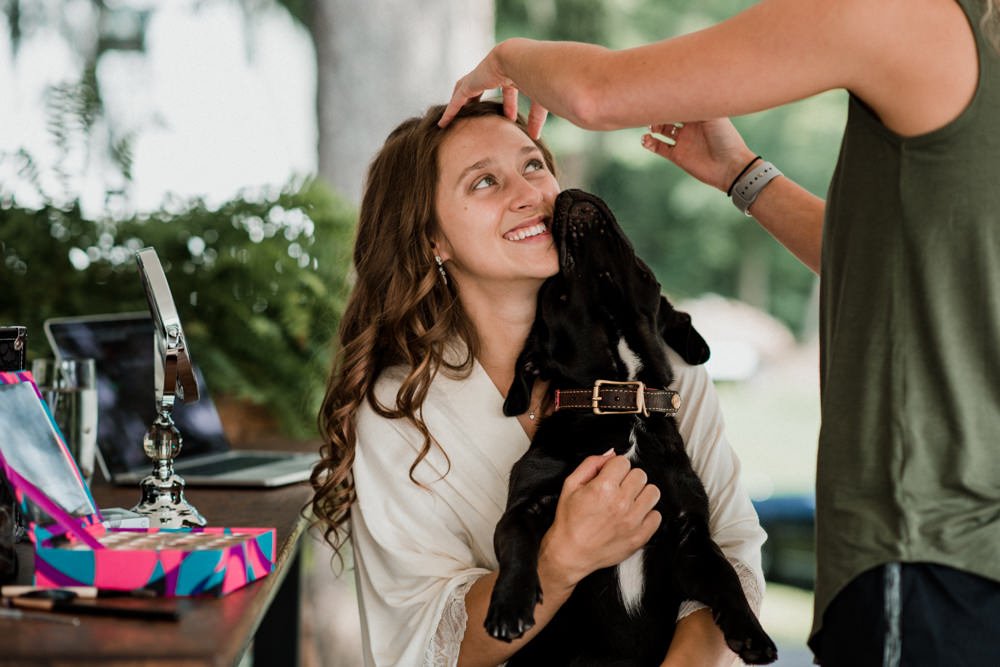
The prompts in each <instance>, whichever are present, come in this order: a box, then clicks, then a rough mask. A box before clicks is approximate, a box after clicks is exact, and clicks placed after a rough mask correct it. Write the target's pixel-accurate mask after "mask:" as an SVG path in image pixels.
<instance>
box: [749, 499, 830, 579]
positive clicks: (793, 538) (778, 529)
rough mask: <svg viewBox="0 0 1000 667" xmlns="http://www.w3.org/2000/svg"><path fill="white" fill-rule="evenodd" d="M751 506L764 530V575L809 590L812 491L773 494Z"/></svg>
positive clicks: (813, 556) (812, 558)
mask: <svg viewBox="0 0 1000 667" xmlns="http://www.w3.org/2000/svg"><path fill="white" fill-rule="evenodd" d="M753 505H754V507H755V508H756V510H757V516H758V517H759V518H760V525H761V526H762V527H763V528H764V530H765V531H767V541H766V542H764V546H763V548H762V549H761V561H762V565H763V569H764V578H765V579H766V580H767V581H771V582H774V583H778V584H786V585H789V586H796V587H798V588H804V589H807V590H810V591H811V590H812V589H813V585H814V584H815V580H816V541H815V534H814V530H815V515H816V496H815V494H813V493H803V494H784V495H774V496H771V497H770V498H767V499H764V500H755V501H753Z"/></svg>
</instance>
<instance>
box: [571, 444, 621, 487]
mask: <svg viewBox="0 0 1000 667" xmlns="http://www.w3.org/2000/svg"><path fill="white" fill-rule="evenodd" d="M614 453H615V450H613V449H609V450H608V451H607V452H605V453H604V454H601V455H600V456H588V457H587V458H585V459H584V460H583V461H581V462H580V465H578V466H577V467H576V470H574V471H573V472H571V473H570V474H569V475H568V476H567V477H566V482H565V485H566V486H583V485H584V484H586V483H587V482H589V481H590V480H592V479H594V478H595V477H597V474H598V473H599V472H600V471H601V469H602V468H603V467H604V465H605V464H606V463H607V462H608V461H610V460H611V458H612V457H613V456H614Z"/></svg>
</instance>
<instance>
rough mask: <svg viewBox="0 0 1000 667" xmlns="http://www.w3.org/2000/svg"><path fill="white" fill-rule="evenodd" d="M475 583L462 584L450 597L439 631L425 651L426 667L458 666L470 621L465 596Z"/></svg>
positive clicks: (470, 580)
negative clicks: (460, 651)
mask: <svg viewBox="0 0 1000 667" xmlns="http://www.w3.org/2000/svg"><path fill="white" fill-rule="evenodd" d="M475 582H476V579H475V578H472V579H469V580H468V581H464V582H462V583H461V584H459V585H458V586H456V587H455V588H454V590H452V592H451V595H449V596H448V600H447V601H446V602H445V603H444V611H443V612H442V613H441V620H440V621H439V622H438V626H437V630H436V631H435V632H434V636H433V637H431V641H430V643H428V644H427V648H426V649H425V650H424V667H455V665H457V664H458V651H459V649H460V648H461V646H462V639H463V638H464V637H465V626H466V624H467V623H468V621H469V614H468V612H467V611H466V610H465V595H466V594H467V593H468V592H469V589H470V588H472V584H474V583H475Z"/></svg>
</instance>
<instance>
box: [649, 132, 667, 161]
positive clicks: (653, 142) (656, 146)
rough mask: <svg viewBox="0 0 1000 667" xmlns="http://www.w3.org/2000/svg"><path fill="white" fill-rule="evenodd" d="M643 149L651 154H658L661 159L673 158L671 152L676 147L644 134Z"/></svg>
mask: <svg viewBox="0 0 1000 667" xmlns="http://www.w3.org/2000/svg"><path fill="white" fill-rule="evenodd" d="M642 147H643V148H645V149H646V150H648V151H650V152H651V153H656V154H657V155H659V156H660V157H664V158H667V159H668V160H669V159H670V158H671V155H670V151H671V149H673V147H674V145H673V144H672V143H667V142H666V141H661V140H660V139H657V138H656V137H654V136H653V135H651V134H644V135H643V136H642Z"/></svg>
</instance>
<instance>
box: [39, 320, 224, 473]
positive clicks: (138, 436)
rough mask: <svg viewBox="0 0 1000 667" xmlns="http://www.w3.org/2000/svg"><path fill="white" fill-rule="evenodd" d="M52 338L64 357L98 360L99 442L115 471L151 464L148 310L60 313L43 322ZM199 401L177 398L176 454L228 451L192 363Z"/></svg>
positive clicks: (150, 322) (153, 410)
mask: <svg viewBox="0 0 1000 667" xmlns="http://www.w3.org/2000/svg"><path fill="white" fill-rule="evenodd" d="M45 328H46V333H47V335H48V338H49V343H50V344H51V345H52V347H53V351H54V352H55V354H56V355H57V356H59V357H61V358H63V359H80V358H92V359H94V360H95V361H96V366H97V396H98V398H97V400H98V411H99V416H98V420H97V444H98V447H99V448H100V450H101V456H102V457H103V458H104V462H105V463H106V464H107V466H108V470H109V471H110V472H111V474H112V475H114V474H116V473H121V472H125V471H126V470H134V469H137V468H144V467H146V466H150V467H151V466H152V461H151V460H150V459H149V458H148V457H147V456H146V454H145V452H144V451H143V449H142V438H143V436H144V435H145V433H146V430H147V429H148V428H149V426H150V425H151V424H152V423H153V418H154V417H155V416H156V403H155V399H154V387H153V320H152V318H150V316H149V314H148V313H128V314H122V315H98V316H92V317H81V318H59V319H52V320H48V321H47V322H46V323H45ZM194 373H195V377H196V378H197V379H198V386H199V387H200V388H201V400H199V401H198V402H197V403H189V404H186V403H181V402H180V401H178V402H177V403H175V404H174V408H173V412H172V417H173V420H174V423H175V424H176V426H177V430H178V431H180V434H181V438H182V439H183V445H182V448H181V453H180V455H179V456H178V459H185V458H188V457H190V456H195V455H199V454H209V453H215V452H226V451H229V449H230V446H229V442H228V441H227V440H226V436H225V434H224V433H223V431H222V422H221V420H220V419H219V414H218V412H217V411H216V409H215V405H214V404H213V403H212V399H211V398H210V397H209V395H208V391H207V389H206V387H205V379H204V377H202V374H201V371H200V370H199V369H198V367H197V366H196V365H195V366H194Z"/></svg>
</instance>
